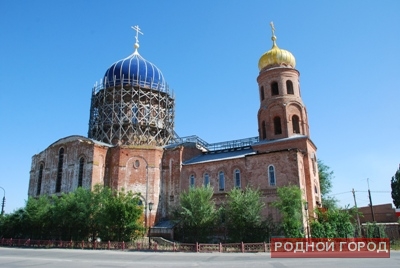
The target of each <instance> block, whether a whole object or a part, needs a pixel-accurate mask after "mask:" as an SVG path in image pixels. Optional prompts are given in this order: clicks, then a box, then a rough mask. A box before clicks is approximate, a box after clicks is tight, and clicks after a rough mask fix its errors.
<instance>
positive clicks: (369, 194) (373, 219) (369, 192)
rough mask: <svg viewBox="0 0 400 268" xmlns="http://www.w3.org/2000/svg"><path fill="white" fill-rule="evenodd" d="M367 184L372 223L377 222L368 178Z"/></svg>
mask: <svg viewBox="0 0 400 268" xmlns="http://www.w3.org/2000/svg"><path fill="white" fill-rule="evenodd" d="M367 183H368V197H369V206H370V208H371V214H372V221H373V222H375V215H374V208H373V207H372V199H371V191H370V190H369V179H368V178H367Z"/></svg>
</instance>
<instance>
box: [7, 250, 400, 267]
mask: <svg viewBox="0 0 400 268" xmlns="http://www.w3.org/2000/svg"><path fill="white" fill-rule="evenodd" d="M0 267H11V268H14V267H68V268H78V267H79V268H81V267H83V268H86V267H208V268H211V267H252V268H255V267H274V268H284V267H301V268H304V267H307V268H308V267H323V268H333V267H340V268H346V267H366V268H368V267H371V268H372V267H373V268H382V267H396V268H398V267H400V251H396V252H394V251H393V252H391V257H390V259H275V258H274V259H271V256H270V254H269V253H170V252H168V253H167V252H164V253H154V252H130V251H106V250H80V249H24V248H0Z"/></svg>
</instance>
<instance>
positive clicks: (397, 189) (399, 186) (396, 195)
mask: <svg viewBox="0 0 400 268" xmlns="http://www.w3.org/2000/svg"><path fill="white" fill-rule="evenodd" d="M390 186H391V187H392V199H393V204H394V205H395V206H396V208H400V168H399V169H398V170H397V171H396V174H394V176H393V177H392V180H391V183H390Z"/></svg>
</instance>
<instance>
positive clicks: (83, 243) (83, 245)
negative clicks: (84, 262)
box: [82, 240, 85, 249]
mask: <svg viewBox="0 0 400 268" xmlns="http://www.w3.org/2000/svg"><path fill="white" fill-rule="evenodd" d="M84 247H85V242H83V240H82V249H84Z"/></svg>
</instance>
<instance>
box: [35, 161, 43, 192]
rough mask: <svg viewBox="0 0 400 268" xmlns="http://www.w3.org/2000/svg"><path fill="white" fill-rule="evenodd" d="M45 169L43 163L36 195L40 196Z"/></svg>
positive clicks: (40, 167)
mask: <svg viewBox="0 0 400 268" xmlns="http://www.w3.org/2000/svg"><path fill="white" fill-rule="evenodd" d="M43 168H44V165H43V163H41V164H40V166H39V176H38V183H37V189H36V195H40V190H41V188H42V178H43Z"/></svg>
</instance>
